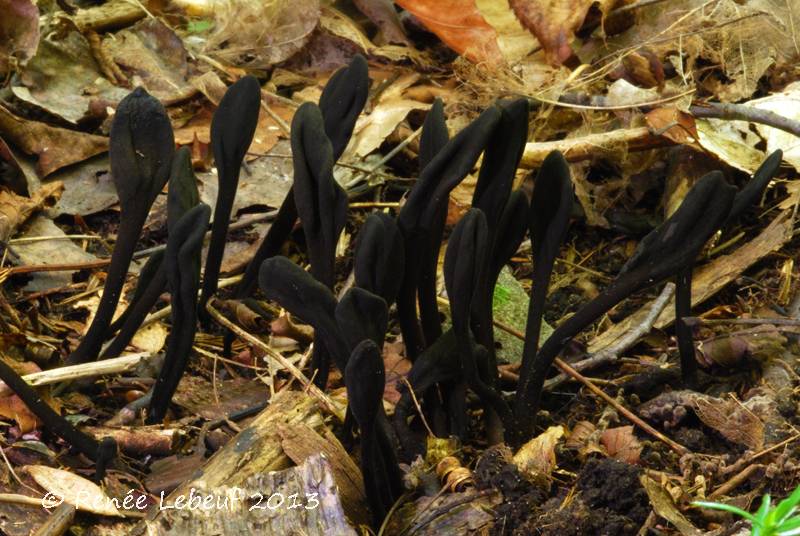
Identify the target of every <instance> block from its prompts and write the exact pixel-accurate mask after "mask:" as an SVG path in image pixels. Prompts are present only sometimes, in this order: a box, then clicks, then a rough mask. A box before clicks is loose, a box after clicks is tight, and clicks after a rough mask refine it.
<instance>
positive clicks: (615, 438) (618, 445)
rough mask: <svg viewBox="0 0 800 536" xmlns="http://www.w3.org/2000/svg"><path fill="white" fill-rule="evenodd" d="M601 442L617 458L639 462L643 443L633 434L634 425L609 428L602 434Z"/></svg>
mask: <svg viewBox="0 0 800 536" xmlns="http://www.w3.org/2000/svg"><path fill="white" fill-rule="evenodd" d="M600 443H601V444H602V445H603V446H604V447H605V448H606V452H607V453H608V455H609V456H611V457H612V458H614V459H615V460H619V461H621V462H625V463H630V464H636V463H639V456H640V455H641V454H642V444H641V443H639V440H638V439H636V436H635V435H633V426H620V427H618V428H609V429H608V430H606V431H605V432H603V435H601V436H600Z"/></svg>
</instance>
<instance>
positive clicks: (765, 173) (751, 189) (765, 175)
mask: <svg viewBox="0 0 800 536" xmlns="http://www.w3.org/2000/svg"><path fill="white" fill-rule="evenodd" d="M782 160H783V151H781V150H780V149H778V150H776V151H773V152H772V153H771V154H770V155H769V156H768V157H767V158H766V159H765V160H764V161H763V162H762V163H761V165H760V166H758V169H757V170H756V172H755V173H753V176H752V177H751V179H750V181H749V182H748V183H747V184H746V185H745V186H744V188H742V189H741V190H740V191H739V193H737V194H736V197H734V198H733V206H731V211H730V214H728V220H727V221H726V223H730V222H732V221H733V220H735V219H736V218H738V217H739V216H741V215H742V213H743V212H744V211H745V210H747V208H748V207H749V206H750V205H752V204H754V203H755V202H756V201H758V199H759V198H760V197H761V194H763V193H764V189H765V188H766V187H767V184H769V181H771V180H772V178H773V177H774V176H775V174H776V173H777V172H778V168H779V167H780V165H781V161H782Z"/></svg>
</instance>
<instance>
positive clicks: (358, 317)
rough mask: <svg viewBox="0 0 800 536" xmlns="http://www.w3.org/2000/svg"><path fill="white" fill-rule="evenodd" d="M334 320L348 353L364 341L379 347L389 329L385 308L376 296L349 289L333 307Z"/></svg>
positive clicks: (384, 304)
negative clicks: (367, 340)
mask: <svg viewBox="0 0 800 536" xmlns="http://www.w3.org/2000/svg"><path fill="white" fill-rule="evenodd" d="M334 317H335V318H336V324H337V325H338V326H339V330H340V331H341V333H342V338H343V339H344V341H345V343H346V344H347V348H348V350H349V351H352V350H353V348H355V347H356V346H357V345H358V343H360V342H361V341H363V340H364V339H369V340H371V341H373V342H374V343H375V344H376V345H377V346H378V348H383V341H384V339H385V338H386V330H387V328H388V326H389V308H388V306H387V305H386V300H384V299H383V298H381V297H380V296H378V295H376V294H373V293H372V292H370V291H369V290H366V289H363V288H359V287H352V288H350V289H348V291H347V292H345V293H344V296H342V299H341V300H339V303H337V304H336V309H335V311H334Z"/></svg>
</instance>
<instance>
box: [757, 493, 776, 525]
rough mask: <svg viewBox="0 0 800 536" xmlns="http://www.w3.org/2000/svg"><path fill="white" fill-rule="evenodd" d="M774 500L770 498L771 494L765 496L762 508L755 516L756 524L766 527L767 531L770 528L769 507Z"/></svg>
mask: <svg viewBox="0 0 800 536" xmlns="http://www.w3.org/2000/svg"><path fill="white" fill-rule="evenodd" d="M771 501H772V499H771V498H770V496H769V493H767V494H766V495H764V498H763V499H762V500H761V506H760V507H759V509H758V510H757V511H756V513H755V514H754V515H755V518H756V519H755V522H756V523H758V524H759V525H761V526H762V527H764V528H765V529H766V528H767V527H768V525H767V518H768V516H769V507H770V503H771Z"/></svg>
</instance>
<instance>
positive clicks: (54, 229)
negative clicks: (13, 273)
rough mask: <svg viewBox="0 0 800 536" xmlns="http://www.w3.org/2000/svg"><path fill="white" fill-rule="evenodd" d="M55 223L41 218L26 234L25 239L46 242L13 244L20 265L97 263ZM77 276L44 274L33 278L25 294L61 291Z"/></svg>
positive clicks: (35, 221) (69, 273)
mask: <svg viewBox="0 0 800 536" xmlns="http://www.w3.org/2000/svg"><path fill="white" fill-rule="evenodd" d="M66 236H67V235H66V234H65V233H64V231H62V230H61V228H59V227H58V226H57V225H56V224H55V223H53V220H51V219H50V218H46V217H44V216H41V215H37V216H34V217H33V218H32V219H31V220H30V222H28V225H26V227H25V229H24V232H23V233H21V234H20V235H19V238H22V239H34V238H45V239H44V240H39V241H35V242H23V243H19V244H14V251H15V252H16V254H17V255H18V256H19V264H22V265H25V264H55V263H58V264H66V263H81V262H91V261H95V260H97V257H95V256H94V255H92V254H91V253H88V252H86V251H84V250H83V249H82V248H81V247H79V246H78V245H77V244H75V243H73V242H72V241H71V240H68V239H66ZM74 273H75V272H42V273H37V274H33V279H31V281H29V282H28V284H27V285H26V286H25V290H28V291H33V292H41V291H43V290H48V289H52V288H60V287H63V286H65V285H69V284H70V283H72V275H73V274H74Z"/></svg>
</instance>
